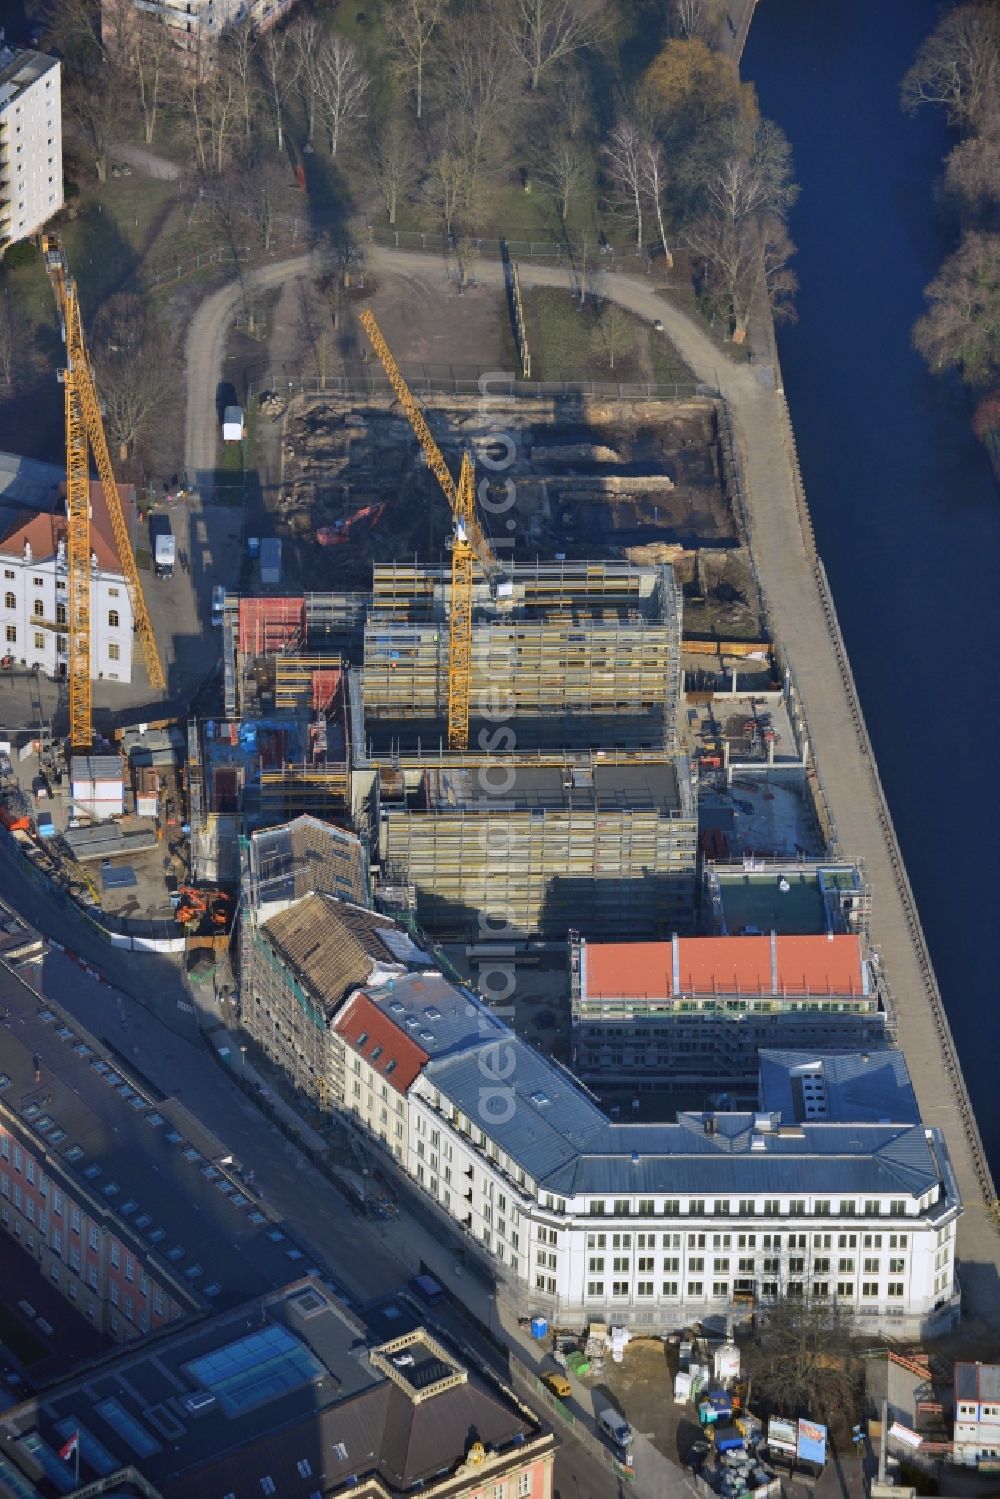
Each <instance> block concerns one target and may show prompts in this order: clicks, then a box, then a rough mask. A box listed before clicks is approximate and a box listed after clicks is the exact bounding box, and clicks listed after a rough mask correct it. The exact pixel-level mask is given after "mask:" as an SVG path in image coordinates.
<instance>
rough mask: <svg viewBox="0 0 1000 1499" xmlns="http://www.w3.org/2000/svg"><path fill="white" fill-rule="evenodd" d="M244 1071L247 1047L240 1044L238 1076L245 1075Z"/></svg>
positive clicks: (245, 1069)
mask: <svg viewBox="0 0 1000 1499" xmlns="http://www.w3.org/2000/svg"><path fill="white" fill-rule="evenodd" d="M246 1071H247V1049H246V1047H245V1046H241V1047H240V1077H246Z"/></svg>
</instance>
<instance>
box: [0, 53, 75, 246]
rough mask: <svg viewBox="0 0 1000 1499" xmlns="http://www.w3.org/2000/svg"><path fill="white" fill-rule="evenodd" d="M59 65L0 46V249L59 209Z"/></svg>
mask: <svg viewBox="0 0 1000 1499" xmlns="http://www.w3.org/2000/svg"><path fill="white" fill-rule="evenodd" d="M59 85H60V64H59V62H58V60H57V59H56V58H54V57H47V56H46V55H45V54H44V53H42V52H20V51H18V52H15V51H12V50H11V49H10V48H5V47H2V46H0V250H2V249H3V248H4V246H5V245H8V244H14V243H16V242H17V241H18V240H22V239H27V238H28V237H29V236H30V235H32V234H36V233H37V232H38V230H39V229H41V227H42V225H43V224H45V223H47V221H48V220H49V219H50V218H52V216H53V214H55V213H58V211H59V209H60V208H61V207H62V206H63V175H62V109H61V104H60V86H59Z"/></svg>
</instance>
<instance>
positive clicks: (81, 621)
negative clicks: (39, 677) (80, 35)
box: [42, 234, 166, 750]
mask: <svg viewBox="0 0 1000 1499" xmlns="http://www.w3.org/2000/svg"><path fill="white" fill-rule="evenodd" d="M42 254H43V256H44V259H45V270H46V272H47V274H48V278H49V282H50V284H51V286H52V290H53V293H54V295H55V299H56V306H57V307H58V309H59V316H60V318H61V319H62V325H63V326H62V331H63V339H64V341H65V344H66V368H65V369H64V370H60V371H59V380H60V382H61V384H62V386H63V390H64V393H65V402H66V519H67V545H66V554H67V564H68V572H69V609H68V619H69V722H70V745H71V746H72V748H73V749H75V750H89V749H90V748H91V747H92V745H93V742H94V727H93V719H92V714H91V681H90V583H91V578H90V466H89V462H88V457H89V453H90V451H91V450H92V451H93V454H94V458H95V461H96V463H97V472H98V474H99V475H100V479H101V487H102V489H103V490H104V499H105V502H106V504H107V507H108V515H109V517H110V519H111V529H112V531H113V533H114V538H115V545H116V547H117V549H118V557H119V560H120V562H121V567H122V573H123V574H124V577H125V584H126V587H127V588H128V595H129V600H130V602H131V605H132V619H133V622H134V625H135V628H136V631H137V632H138V635H139V641H140V643H141V646H142V655H143V660H144V662H145V665H146V676H147V679H148V681H149V686H150V688H151V690H152V691H153V692H162V691H163V690H164V688H165V686H166V682H165V679H164V676H163V667H162V666H161V664H160V658H159V655H158V654H157V650H156V641H155V639H154V638H153V626H152V624H151V622H150V618H149V611H148V610H147V608H146V600H145V598H144V596H143V592H142V584H141V582H140V581H139V573H138V569H137V567H136V563H135V556H134V554H133V552H132V543H131V541H130V539H129V534H128V527H127V526H126V524H125V517H124V515H123V513H122V507H121V500H120V498H119V495H118V485H117V484H116V482H115V476H114V470H113V469H112V467H111V457H110V454H109V453H108V441H107V437H106V436H105V433H104V422H103V421H102V419H101V408H100V405H99V403H98V399H97V389H96V387H95V385H94V376H93V371H92V370H91V368H90V359H89V358H88V356H87V346H86V344H85V343H84V338H83V324H82V323H81V321H80V303H79V299H78V297H77V289H76V282H75V281H74V279H73V277H72V276H71V275H70V273H69V268H68V266H67V264H66V256H65V254H64V253H63V248H62V244H61V243H60V241H59V240H58V238H57V237H56V236H55V235H54V234H44V235H42Z"/></svg>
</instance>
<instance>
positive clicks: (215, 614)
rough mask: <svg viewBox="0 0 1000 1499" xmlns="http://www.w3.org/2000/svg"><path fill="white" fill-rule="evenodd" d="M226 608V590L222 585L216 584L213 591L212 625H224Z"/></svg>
mask: <svg viewBox="0 0 1000 1499" xmlns="http://www.w3.org/2000/svg"><path fill="white" fill-rule="evenodd" d="M225 608H226V590H225V589H224V588H223V586H222V584H221V583H216V585H215V587H214V588H213V589H212V623H213V625H219V626H220V627H221V625H222V616H223V613H224V612H225Z"/></svg>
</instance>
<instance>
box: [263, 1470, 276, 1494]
mask: <svg viewBox="0 0 1000 1499" xmlns="http://www.w3.org/2000/svg"><path fill="white" fill-rule="evenodd" d="M260 1491H261V1493H262V1494H276V1493H277V1492H278V1485H277V1484H276V1483H275V1481H274V1479H273V1478H272V1477H271V1476H270V1474H268V1475H266V1476H265V1477H264V1478H262V1479H261V1481H260Z"/></svg>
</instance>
